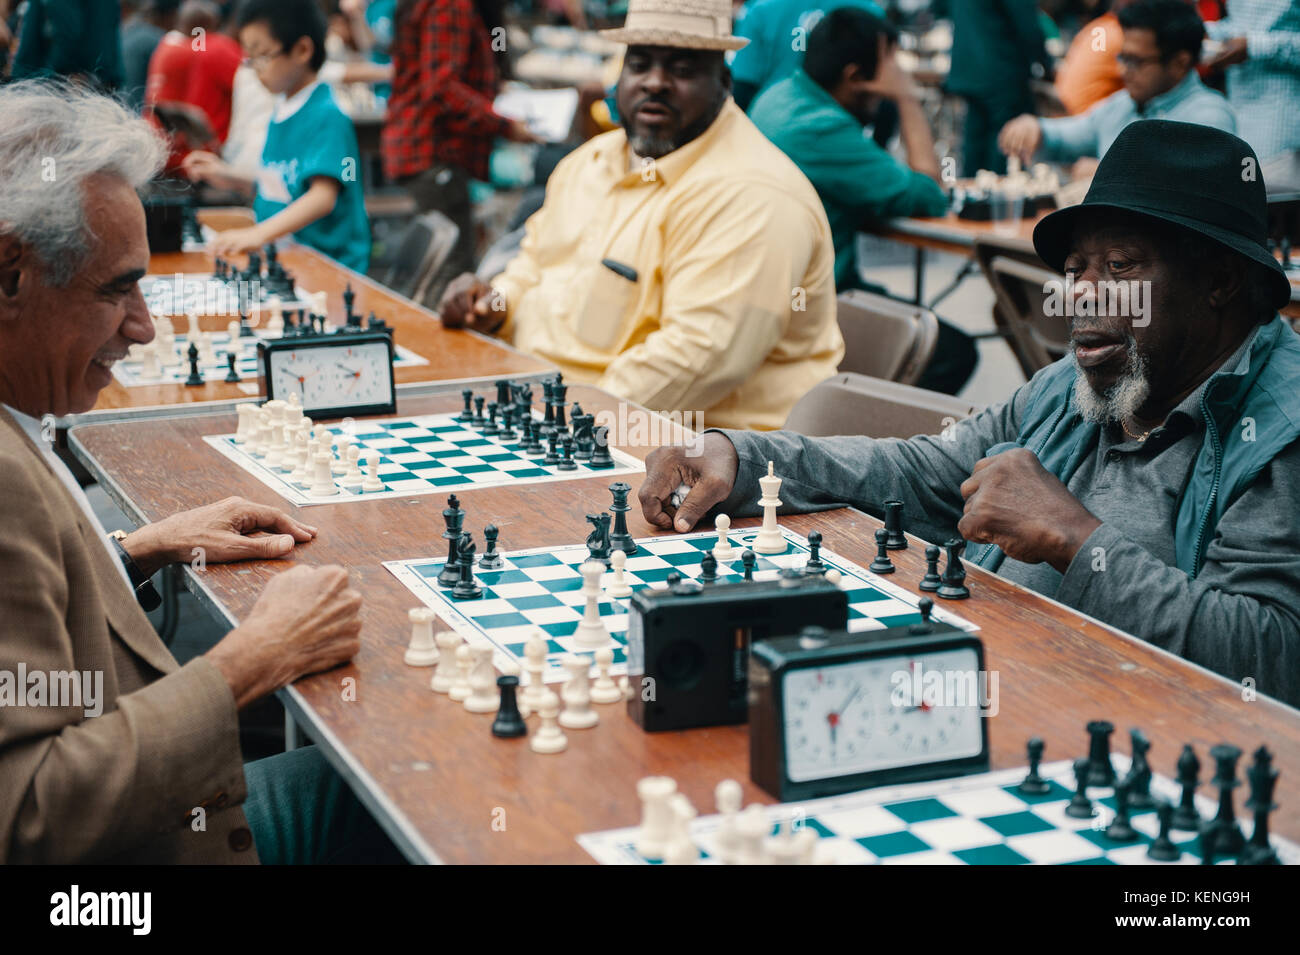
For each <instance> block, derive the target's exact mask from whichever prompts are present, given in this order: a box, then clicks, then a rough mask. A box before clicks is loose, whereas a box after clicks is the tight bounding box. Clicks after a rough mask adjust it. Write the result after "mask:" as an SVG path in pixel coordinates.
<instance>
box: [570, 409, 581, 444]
mask: <svg viewBox="0 0 1300 955" xmlns="http://www.w3.org/2000/svg"><path fill="white" fill-rule="evenodd" d="M582 416H583V415H582V405H580V404H578V403H577V402H576V401H575V402H574V403H573V407H572V408H570V409H569V430H570V431H572V432H573V433H574V434H573V436H574V438H577V436H578V434H577V420H576V419H578V418H581V417H582Z"/></svg>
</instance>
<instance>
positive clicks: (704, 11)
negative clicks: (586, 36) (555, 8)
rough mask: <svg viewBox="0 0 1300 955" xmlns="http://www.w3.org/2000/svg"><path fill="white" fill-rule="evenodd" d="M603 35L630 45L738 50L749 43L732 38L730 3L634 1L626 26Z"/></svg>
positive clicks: (714, 0)
mask: <svg viewBox="0 0 1300 955" xmlns="http://www.w3.org/2000/svg"><path fill="white" fill-rule="evenodd" d="M600 32H601V35H602V36H605V37H607V38H609V39H611V40H613V41H615V42H616V43H626V44H627V45H628V46H675V47H684V48H686V49H688V50H739V49H740V48H741V47H743V46H745V45H746V44H748V43H749V41H748V40H747V39H745V38H744V37H739V36H732V35H731V3H730V0H631V3H629V4H628V7H627V19H626V20H624V21H623V26H621V27H619V28H618V29H616V30H601V31H600Z"/></svg>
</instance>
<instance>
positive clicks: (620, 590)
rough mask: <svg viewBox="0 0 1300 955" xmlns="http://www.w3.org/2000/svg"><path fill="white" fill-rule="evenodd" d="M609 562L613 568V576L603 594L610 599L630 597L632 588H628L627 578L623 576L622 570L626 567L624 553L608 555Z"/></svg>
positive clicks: (615, 552)
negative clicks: (607, 595)
mask: <svg viewBox="0 0 1300 955" xmlns="http://www.w3.org/2000/svg"><path fill="white" fill-rule="evenodd" d="M609 562H610V563H611V564H612V565H613V567H614V576H613V577H612V578H611V579H610V581H609V583H607V584H606V585H605V593H607V594H609V595H610V596H611V597H631V596H632V588H631V587H630V586H628V582H627V577H626V576H624V568H626V567H627V554H626V552H624V551H621V550H616V551H614V553H612V554H610V555H609Z"/></svg>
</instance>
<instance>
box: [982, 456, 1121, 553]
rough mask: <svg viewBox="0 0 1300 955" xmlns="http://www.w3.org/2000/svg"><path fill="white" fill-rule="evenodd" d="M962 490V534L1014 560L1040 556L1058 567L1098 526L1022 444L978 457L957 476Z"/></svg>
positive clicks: (1077, 550) (1097, 522)
mask: <svg viewBox="0 0 1300 955" xmlns="http://www.w3.org/2000/svg"><path fill="white" fill-rule="evenodd" d="M961 496H962V497H963V498H965V499H966V507H965V514H964V515H963V517H962V519H961V520H960V521H958V522H957V532H958V533H960V534H961V536H962V537H963V538H965V539H966V540H968V541H972V542H974V543H978V544H996V545H997V546H998V547H1000V548H1002V552H1003V553H1004V554H1006V555H1007V556H1008V557H1010V558H1012V559H1014V560H1018V561H1021V562H1022V563H1026V564H1037V563H1044V562H1045V563H1048V564H1051V565H1052V566H1053V567H1054V568H1056V569H1057V570H1058V571H1060V572H1061V573H1065V571H1066V570H1067V569H1068V568H1069V566H1070V561H1072V560H1073V559H1074V555H1075V554H1077V553H1078V552H1079V548H1081V547H1082V546H1083V543H1084V541H1086V540H1087V539H1088V537H1089V535H1090V534H1092V532H1093V531H1094V530H1096V529H1097V528H1098V527H1100V526H1101V521H1099V520H1098V519H1097V518H1096V517H1095V516H1094V515H1093V514H1092V513H1091V512H1089V511H1088V509H1087V508H1085V507H1084V506H1083V505H1082V504H1080V503H1079V501H1078V499H1077V498H1076V497H1075V496H1074V495H1073V494H1071V493H1070V491H1069V489H1068V488H1067V487H1066V486H1065V485H1064V484H1062V483H1061V480H1060V478H1058V477H1056V475H1054V474H1051V473H1049V472H1048V471H1047V470H1046V469H1045V468H1044V467H1043V466H1042V464H1040V463H1039V461H1038V458H1037V457H1036V456H1035V455H1034V454H1033V453H1032V452H1031V451H1027V450H1026V449H1024V448H1015V449H1013V450H1010V451H1005V452H1003V453H1002V454H996V455H994V456H993V457H991V458H983V459H982V460H980V461H978V462H977V463H976V464H975V469H974V470H973V471H972V472H971V476H970V477H968V478H967V479H966V480H965V481H963V482H962V485H961Z"/></svg>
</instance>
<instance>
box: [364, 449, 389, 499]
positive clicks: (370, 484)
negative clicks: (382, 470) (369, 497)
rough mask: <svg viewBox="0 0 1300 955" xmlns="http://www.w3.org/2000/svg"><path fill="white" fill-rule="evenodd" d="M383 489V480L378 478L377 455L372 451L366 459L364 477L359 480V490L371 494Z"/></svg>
mask: <svg viewBox="0 0 1300 955" xmlns="http://www.w3.org/2000/svg"><path fill="white" fill-rule="evenodd" d="M383 489H384V482H383V481H381V480H379V455H377V454H374V453H372V454H371V455H370V457H369V458H367V459H366V479H365V480H364V481H362V482H361V490H363V491H365V492H367V493H371V494H373V493H374V492H376V491H382V490H383Z"/></svg>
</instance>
